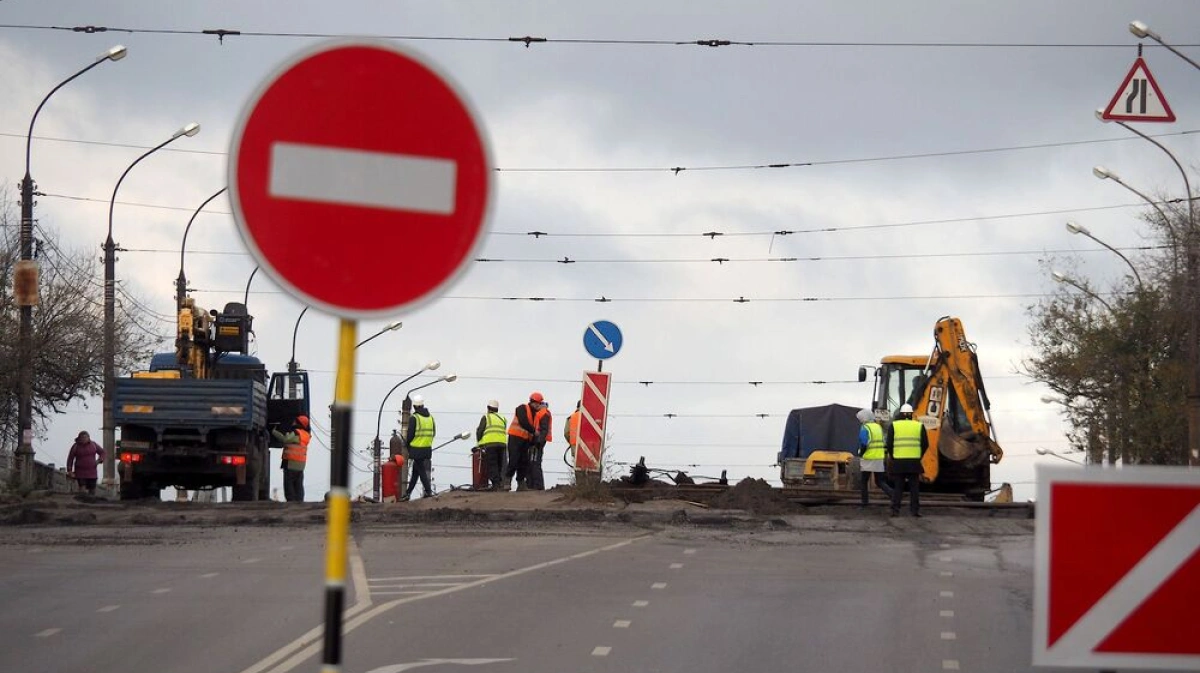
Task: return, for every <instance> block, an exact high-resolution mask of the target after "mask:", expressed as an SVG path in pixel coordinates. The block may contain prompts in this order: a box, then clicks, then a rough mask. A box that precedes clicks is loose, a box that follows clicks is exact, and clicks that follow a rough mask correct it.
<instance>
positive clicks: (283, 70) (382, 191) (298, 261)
mask: <svg viewBox="0 0 1200 673" xmlns="http://www.w3.org/2000/svg"><path fill="white" fill-rule="evenodd" d="M491 168H492V164H491V157H490V153H489V150H488V144H487V140H486V136H485V133H484V129H483V126H482V124H481V123H480V121H479V117H478V116H477V115H475V114H474V113H473V112H472V109H471V106H470V104H469V103H468V102H467V100H466V98H465V97H463V96H462V95H461V93H460V92H459V91H458V90H457V88H456V87H455V85H454V84H453V83H452V82H451V81H450V79H449V78H448V77H446V75H445V74H443V73H440V72H438V71H437V70H436V69H435V68H434V67H433V66H432V65H430V64H429V63H425V62H423V61H422V60H421V59H419V58H418V57H416V56H415V55H414V54H412V53H411V52H408V51H405V50H402V49H398V48H395V47H393V46H390V45H381V44H376V43H335V44H326V45H322V46H319V47H317V48H315V49H313V50H310V51H307V52H303V53H301V54H300V55H298V56H296V57H294V58H293V59H291V60H290V61H288V62H287V63H285V64H284V65H283V66H282V67H280V68H279V69H278V70H277V71H276V72H275V73H274V74H273V75H272V76H271V77H269V78H268V79H267V81H266V82H264V83H263V85H262V86H261V87H260V89H259V90H258V91H257V92H256V93H255V94H254V95H253V96H252V97H251V99H250V101H249V102H248V104H247V105H246V107H245V110H244V111H243V113H242V115H241V117H240V119H239V122H238V125H237V127H236V129H235V132H234V136H233V145H232V149H231V151H230V161H229V193H230V196H231V201H232V203H233V210H234V215H235V217H236V219H237V222H238V226H239V228H240V230H241V233H242V237H243V238H244V239H245V241H246V245H247V247H249V248H250V250H251V251H252V252H253V254H254V255H255V257H256V258H257V259H258V262H259V264H260V265H261V266H262V267H263V268H264V269H266V270H267V271H268V272H269V273H270V274H271V276H272V277H274V279H275V280H276V281H277V282H278V283H280V284H281V285H282V286H284V287H285V288H287V289H289V290H290V291H291V292H292V293H293V294H296V295H298V298H299V299H301V300H302V301H304V302H306V303H309V304H312V305H316V306H320V307H322V308H325V309H327V310H329V311H331V312H333V313H336V314H339V315H342V316H345V317H371V316H376V315H380V314H387V313H394V312H396V311H397V310H399V309H402V308H406V307H411V306H413V305H416V304H419V303H421V302H424V301H427V300H429V299H432V298H434V297H435V296H437V295H438V294H439V293H440V292H441V291H443V290H444V289H445V287H446V286H447V285H448V284H449V283H450V282H451V281H453V280H454V279H455V278H456V277H457V276H458V275H459V273H460V272H461V271H462V270H463V269H464V268H465V265H466V263H467V262H468V261H469V260H470V259H472V258H473V256H474V255H473V252H474V250H475V249H476V248H477V247H478V245H479V244H480V243H481V242H482V239H483V233H484V231H485V227H486V221H487V216H488V214H489V210H490V204H491V200H492V192H493V189H494V187H493V184H492V174H491Z"/></svg>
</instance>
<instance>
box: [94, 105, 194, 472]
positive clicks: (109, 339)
mask: <svg viewBox="0 0 1200 673" xmlns="http://www.w3.org/2000/svg"><path fill="white" fill-rule="evenodd" d="M199 132H200V125H199V124H197V123H195V122H192V123H191V124H188V125H187V126H184V127H183V128H181V129H179V130H178V131H176V132H175V133H172V134H171V137H170V138H168V139H166V140H164V141H163V142H161V143H159V144H157V145H155V146H154V147H153V148H151V149H149V150H147V151H146V152H144V153H142V155H141V156H139V157H138V158H137V159H134V160H133V163H131V164H129V167H128V168H126V169H125V172H124V173H121V177H120V178H119V179H118V180H117V186H116V187H113V193H112V198H111V199H109V202H108V237H107V238H105V240H104V484H105V485H106V486H112V485H113V484H114V483H116V472H115V467H116V455H115V453H116V452H115V451H114V445H115V443H116V429H115V428H114V427H113V417H112V401H113V398H112V396H113V385H114V383H115V379H116V373H115V371H114V370H115V367H116V365H115V362H114V361H115V359H116V349H117V347H116V341H117V336H116V317H115V316H114V312H115V309H116V306H115V304H116V278H115V276H116V262H117V260H116V249H117V245H116V243H113V237H112V230H113V208H114V207H116V204H117V191H118V190H119V189H121V183H122V182H124V181H125V176H127V175H129V171H132V170H133V167H134V166H137V165H138V164H139V163H141V162H142V159H145V158H146V157H148V156H150V155H151V154H154V153H155V152H157V151H159V150H161V149H162V148H164V147H166V146H167V145H170V144H171V143H173V142H175V141H176V140H179V139H180V138H183V137H184V136H186V137H189V138H190V137H192V136H194V135H196V134H197V133H199Z"/></svg>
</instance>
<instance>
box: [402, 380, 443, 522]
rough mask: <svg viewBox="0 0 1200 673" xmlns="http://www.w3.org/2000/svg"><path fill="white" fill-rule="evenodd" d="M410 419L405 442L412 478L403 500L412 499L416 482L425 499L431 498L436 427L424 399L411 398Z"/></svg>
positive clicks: (420, 397)
mask: <svg viewBox="0 0 1200 673" xmlns="http://www.w3.org/2000/svg"><path fill="white" fill-rule="evenodd" d="M412 405H413V411H412V418H411V419H410V420H409V421H408V432H407V433H405V435H406V436H405V440H406V443H407V444H408V460H409V461H410V462H411V463H412V476H410V477H409V478H408V491H407V492H406V493H405V494H404V499H405V500H408V499H409V498H411V497H412V492H413V489H415V488H416V487H417V480H418V479H420V480H421V489H422V490H423V493H424V496H425V497H426V498H432V497H433V486H432V483H431V481H432V480H431V476H430V470H431V468H432V463H433V438H434V436H435V435H436V434H437V426H436V425H435V424H434V422H433V415H431V414H430V413H429V410H428V409H426V408H425V398H424V397H422V396H421V395H413V396H412Z"/></svg>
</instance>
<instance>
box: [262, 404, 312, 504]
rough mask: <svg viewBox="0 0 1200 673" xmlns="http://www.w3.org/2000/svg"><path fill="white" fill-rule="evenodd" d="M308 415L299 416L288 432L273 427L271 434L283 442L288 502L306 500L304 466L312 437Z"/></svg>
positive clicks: (285, 491)
mask: <svg viewBox="0 0 1200 673" xmlns="http://www.w3.org/2000/svg"><path fill="white" fill-rule="evenodd" d="M308 428H309V426H308V416H303V415H301V416H297V417H296V421H295V422H294V423H293V424H292V427H291V428H290V429H289V430H288V431H287V432H286V433H284V432H280V431H279V428H272V429H271V434H272V435H274V436H275V439H278V440H279V441H280V442H281V443H282V444H283V460H282V461H281V463H280V468H282V469H283V499H284V500H286V501H288V502H304V466H305V464H306V463H308V442H309V441H310V440H311V439H312V433H311V432H310V431H309V429H308Z"/></svg>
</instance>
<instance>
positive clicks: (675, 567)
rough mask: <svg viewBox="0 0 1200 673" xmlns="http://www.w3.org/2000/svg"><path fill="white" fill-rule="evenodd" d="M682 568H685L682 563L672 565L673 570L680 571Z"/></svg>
mask: <svg viewBox="0 0 1200 673" xmlns="http://www.w3.org/2000/svg"><path fill="white" fill-rule="evenodd" d="M682 567H683V564H682V563H672V564H671V570H679V569H680V568H682Z"/></svg>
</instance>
